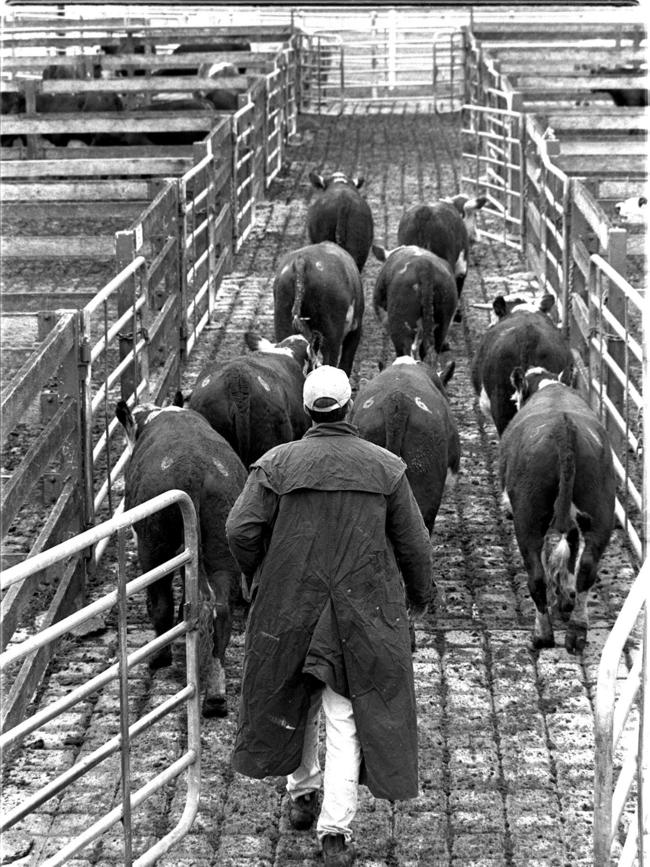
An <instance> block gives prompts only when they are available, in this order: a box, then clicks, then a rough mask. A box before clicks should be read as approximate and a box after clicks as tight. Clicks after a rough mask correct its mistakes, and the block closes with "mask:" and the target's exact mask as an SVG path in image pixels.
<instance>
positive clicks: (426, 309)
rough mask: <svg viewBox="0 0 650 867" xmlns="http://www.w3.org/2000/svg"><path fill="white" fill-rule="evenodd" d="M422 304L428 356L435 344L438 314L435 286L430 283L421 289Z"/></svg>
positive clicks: (424, 338) (424, 337) (423, 335)
mask: <svg viewBox="0 0 650 867" xmlns="http://www.w3.org/2000/svg"><path fill="white" fill-rule="evenodd" d="M421 292H422V294H421V300H420V305H421V307H422V331H423V334H422V337H423V341H424V345H425V347H426V350H427V357H428V355H429V353H430V352H431V351H432V350H433V348H434V346H435V342H434V338H435V333H436V314H435V309H434V298H433V286H431V285H430V284H429V285H428V286H427V287H426V288H422V290H421Z"/></svg>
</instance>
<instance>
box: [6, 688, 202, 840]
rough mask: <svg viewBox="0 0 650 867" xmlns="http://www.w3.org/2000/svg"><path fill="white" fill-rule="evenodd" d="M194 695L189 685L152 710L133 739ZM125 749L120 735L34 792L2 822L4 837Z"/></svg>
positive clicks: (132, 734)
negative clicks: (80, 779) (13, 827)
mask: <svg viewBox="0 0 650 867" xmlns="http://www.w3.org/2000/svg"><path fill="white" fill-rule="evenodd" d="M194 693H195V687H194V684H188V685H187V686H185V687H184V688H183V689H182V690H180V692H177V693H176V694H175V695H173V696H170V697H169V698H168V699H166V700H165V701H163V702H162V704H159V705H157V706H156V707H155V708H153V710H150V711H149V713H147V714H145V716H143V717H141V718H140V719H139V720H137V721H136V722H135V723H133V725H131V726H130V727H129V738H130V739H133V738H135V737H137V736H138V735H139V734H141V733H142V732H143V731H146V729H148V728H150V727H151V726H152V725H153V724H154V723H156V722H157V721H158V720H159V719H161V718H162V717H163V716H165V715H166V714H168V713H171V711H172V710H174V708H176V707H178V705H179V704H181V703H182V702H184V701H186V700H187V699H188V698H191V697H192V696H193V695H194ZM121 745H122V738H121V737H120V735H116V736H115V737H113V738H111V739H110V740H108V741H106V742H105V743H104V744H102V746H101V747H98V748H97V749H96V750H94V751H93V752H92V753H89V754H88V755H85V756H83V757H82V758H81V759H80V760H79V761H78V762H76V763H75V764H74V765H72V767H71V768H68V770H67V771H64V773H62V774H59V776H58V777H56V779H54V780H52V781H51V782H49V783H47V785H45V786H43V787H42V788H41V789H39V790H38V791H37V792H34V794H33V795H31V796H30V797H29V798H27V800H25V801H23V803H22V804H21V805H20V806H19V807H16V808H15V809H14V810H12V811H11V812H9V813H5V814H3V816H2V819H1V820H0V833H4V831H6V830H7V829H8V828H11V826H12V825H15V824H16V822H19V821H20V820H21V819H22V818H24V817H25V816H26V815H27V814H28V813H31V812H33V811H34V810H35V809H36V808H37V807H40V806H41V804H44V803H45V802H46V801H49V799H50V798H52V797H54V795H56V794H58V792H60V791H61V790H62V789H64V788H66V786H69V785H71V784H72V783H74V782H75V781H76V780H78V779H79V777H82V776H83V775H84V774H85V773H87V772H88V771H90V770H91V769H92V768H94V767H95V766H96V765H98V764H99V763H100V762H103V761H104V759H107V758H108V757H109V756H111V755H113V753H116V752H117V751H118V750H119V749H120V748H121Z"/></svg>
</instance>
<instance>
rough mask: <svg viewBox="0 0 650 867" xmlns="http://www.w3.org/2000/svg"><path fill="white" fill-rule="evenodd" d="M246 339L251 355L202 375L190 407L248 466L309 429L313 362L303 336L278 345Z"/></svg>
mask: <svg viewBox="0 0 650 867" xmlns="http://www.w3.org/2000/svg"><path fill="white" fill-rule="evenodd" d="M244 339H245V341H246V345H247V346H248V348H249V349H250V350H251V352H250V353H247V354H245V355H240V356H238V357H237V358H233V359H232V360H231V361H228V362H226V364H224V365H222V366H220V367H216V368H215V367H212V366H211V367H208V368H207V369H205V370H203V371H202V372H201V373H200V374H199V376H198V378H197V380H196V384H195V385H194V388H193V389H192V394H191V396H190V399H189V406H190V408H191V409H194V410H196V411H197V412H199V413H201V415H202V416H204V417H205V418H206V419H207V420H208V422H209V423H210V424H211V425H212V427H213V428H214V429H215V430H216V431H218V432H219V433H220V434H221V435H222V436H223V437H225V438H226V440H227V441H228V442H229V443H230V445H231V446H232V447H233V449H234V450H235V451H236V452H237V454H238V455H239V457H240V458H241V460H242V461H243V462H244V464H245V465H246V466H249V465H250V464H252V463H253V462H254V461H256V460H257V459H258V458H259V457H260V456H261V455H263V454H264V452H266V451H268V450H269V449H270V448H273V446H277V445H279V444H280V443H286V442H291V441H292V440H296V439H300V437H301V436H302V435H303V434H304V433H305V431H306V430H307V428H308V427H309V424H310V422H309V418H308V416H307V414H306V413H305V411H304V408H303V405H302V388H303V383H304V380H305V373H306V372H308V371H309V370H310V368H311V359H312V357H311V354H310V349H309V344H308V342H307V340H306V339H305V338H304V337H303V336H302V335H300V334H294V335H291V336H290V337H287V338H285V339H284V340H281V341H280V342H279V343H277V344H273V343H271V342H270V341H268V340H266V339H264V338H262V337H260V336H259V335H258V334H254V333H252V332H249V333H247V334H246V335H245V337H244Z"/></svg>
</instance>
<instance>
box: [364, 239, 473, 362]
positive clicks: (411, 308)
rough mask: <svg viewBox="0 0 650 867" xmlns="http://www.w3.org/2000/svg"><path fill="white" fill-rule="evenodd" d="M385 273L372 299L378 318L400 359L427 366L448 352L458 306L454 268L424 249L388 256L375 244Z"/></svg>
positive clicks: (405, 249) (399, 249)
mask: <svg viewBox="0 0 650 867" xmlns="http://www.w3.org/2000/svg"><path fill="white" fill-rule="evenodd" d="M372 251H373V253H374V254H375V256H376V258H377V259H379V261H380V262H383V263H384V266H383V268H382V269H381V271H380V272H379V275H378V276H377V280H376V282H375V288H374V292H373V296H372V301H373V306H374V310H375V315H376V316H377V317H378V319H380V320H381V321H382V322H383V323H384V325H385V326H386V328H387V331H388V334H389V336H390V339H391V340H392V341H393V346H394V347H395V354H396V355H397V356H401V355H412V356H413V358H415V359H416V360H418V359H419V360H421V361H424V360H426V359H427V358H428V357H429V354H430V353H431V352H432V351H433V352H435V353H436V355H439V354H440V353H441V352H442V351H443V350H445V349H448V344H447V342H446V340H447V332H448V330H449V325H450V324H451V320H452V318H453V315H454V312H455V310H456V305H457V303H458V293H457V292H456V283H455V281H454V276H453V274H452V272H451V269H450V267H449V263H448V262H447V261H446V260H445V259H441V258H440V256H436V254H435V253H431V252H430V251H429V250H425V249H423V248H422V247H416V246H413V245H411V246H406V247H397V248H396V249H395V250H392V251H390V252H387V251H386V250H385V249H384V248H383V247H380V246H379V245H377V244H373V247H372Z"/></svg>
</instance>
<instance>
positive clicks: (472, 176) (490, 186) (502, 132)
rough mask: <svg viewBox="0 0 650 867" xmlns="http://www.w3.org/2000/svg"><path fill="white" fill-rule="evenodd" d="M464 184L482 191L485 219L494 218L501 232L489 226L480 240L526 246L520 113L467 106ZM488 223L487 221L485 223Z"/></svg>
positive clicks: (463, 156)
mask: <svg viewBox="0 0 650 867" xmlns="http://www.w3.org/2000/svg"><path fill="white" fill-rule="evenodd" d="M461 141H462V159H463V174H462V175H461V183H462V184H469V185H471V186H473V187H474V188H475V189H476V190H479V189H480V190H481V191H482V192H483V193H484V194H485V195H487V198H488V204H487V205H485V206H484V207H483V208H482V209H481V213H482V214H483V215H489V216H491V217H493V218H494V219H495V220H496V222H497V226H498V227H499V231H498V232H497V231H493V230H492V229H491V228H488V227H487V226H485V227H482V228H481V229H480V230H479V236H480V237H485V238H491V239H493V240H497V241H501V242H502V243H504V244H507V245H508V246H512V247H521V246H523V244H524V242H525V235H524V227H525V222H522V219H521V213H522V204H521V201H522V183H523V182H522V176H523V174H524V171H525V167H524V166H523V153H524V152H523V147H522V117H521V114H520V113H519V112H513V111H508V110H504V109H491V108H487V107H485V106H477V105H464V106H463V116H462V125H461ZM485 222H486V223H487V221H485Z"/></svg>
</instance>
